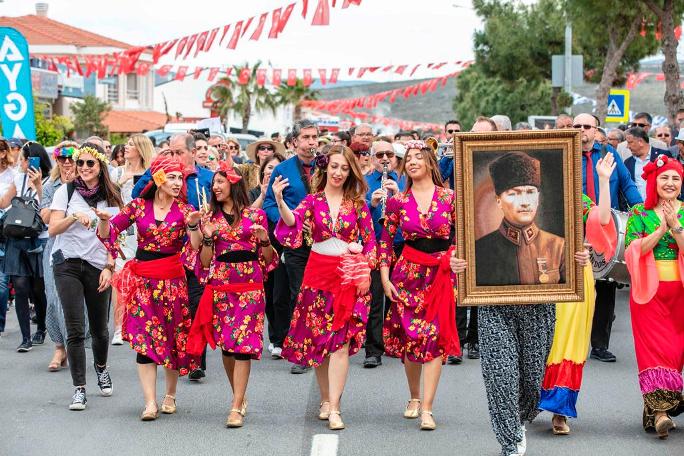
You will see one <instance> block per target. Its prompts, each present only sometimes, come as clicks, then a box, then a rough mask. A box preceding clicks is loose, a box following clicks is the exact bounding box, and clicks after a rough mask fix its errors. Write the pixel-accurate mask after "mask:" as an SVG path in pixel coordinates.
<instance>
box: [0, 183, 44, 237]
mask: <svg viewBox="0 0 684 456" xmlns="http://www.w3.org/2000/svg"><path fill="white" fill-rule="evenodd" d="M26 178H27V176H26V175H24V183H23V184H22V186H21V194H20V195H19V196H15V197H14V198H12V203H11V204H12V206H11V207H10V208H9V209H8V210H7V212H5V214H4V215H3V217H2V234H3V235H4V236H5V237H8V238H13V239H23V238H35V237H38V235H40V233H42V232H43V231H45V228H46V226H45V223H44V222H43V219H42V218H41V216H40V210H39V209H38V205H37V204H36V200H35V199H34V198H33V194H32V190H29V192H28V194H25V193H24V191H25V190H26ZM46 181H47V178H46V179H45V181H43V183H45V182H46Z"/></svg>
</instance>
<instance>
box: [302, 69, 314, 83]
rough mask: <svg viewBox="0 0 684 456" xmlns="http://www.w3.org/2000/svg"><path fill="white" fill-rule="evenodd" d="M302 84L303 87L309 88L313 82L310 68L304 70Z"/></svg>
mask: <svg viewBox="0 0 684 456" xmlns="http://www.w3.org/2000/svg"><path fill="white" fill-rule="evenodd" d="M302 82H303V83H304V87H309V86H310V85H311V83H312V82H313V78H312V77H311V69H310V68H304V79H303V81H302Z"/></svg>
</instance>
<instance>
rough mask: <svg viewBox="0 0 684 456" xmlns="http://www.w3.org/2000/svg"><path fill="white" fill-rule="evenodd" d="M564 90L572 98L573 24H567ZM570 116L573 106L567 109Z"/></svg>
mask: <svg viewBox="0 0 684 456" xmlns="http://www.w3.org/2000/svg"><path fill="white" fill-rule="evenodd" d="M563 88H564V90H565V91H566V92H567V93H568V95H570V96H572V24H571V23H570V22H568V23H567V24H565V85H564V87H563ZM566 112H567V113H568V114H571V113H572V105H570V106H569V107H568V108H566Z"/></svg>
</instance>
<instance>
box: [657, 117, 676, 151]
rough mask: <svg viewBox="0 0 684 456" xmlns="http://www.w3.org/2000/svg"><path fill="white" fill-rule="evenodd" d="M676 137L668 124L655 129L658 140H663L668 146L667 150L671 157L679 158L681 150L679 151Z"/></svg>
mask: <svg viewBox="0 0 684 456" xmlns="http://www.w3.org/2000/svg"><path fill="white" fill-rule="evenodd" d="M674 136H675V135H674V134H673V133H672V127H670V126H669V125H668V124H665V125H661V126H659V127H656V129H655V137H656V139H659V140H661V141H662V142H664V143H665V144H666V145H667V150H668V152H669V153H670V155H671V156H673V157H677V155H678V154H679V149H677V144H676V143H675V141H674Z"/></svg>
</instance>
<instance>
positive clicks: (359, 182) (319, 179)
mask: <svg viewBox="0 0 684 456" xmlns="http://www.w3.org/2000/svg"><path fill="white" fill-rule="evenodd" d="M326 155H327V157H328V163H330V157H331V156H333V155H342V156H343V157H344V158H345V160H347V163H348V164H349V171H350V172H349V175H348V176H347V179H346V180H345V181H344V184H342V191H343V196H344V198H345V199H349V200H351V201H352V202H353V203H354V206H355V207H356V208H357V209H359V208H361V207H362V205H363V203H364V202H365V200H366V192H367V191H368V184H367V183H366V179H365V178H364V177H363V173H362V172H361V168H360V167H359V164H358V163H357V161H356V158H355V157H354V152H352V150H351V149H350V148H349V147H347V146H341V145H337V146H331V147H330V150H329V151H328V153H327V154H326ZM327 183H328V164H326V165H325V168H318V167H317V168H316V171H314V174H313V176H312V177H311V189H312V191H314V192H322V191H323V190H324V189H325V185H326V184H327Z"/></svg>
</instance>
